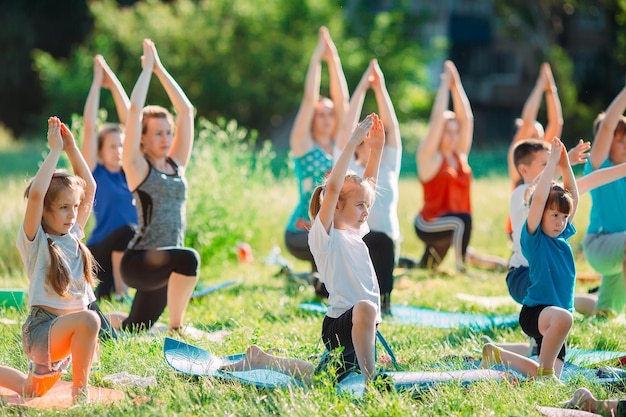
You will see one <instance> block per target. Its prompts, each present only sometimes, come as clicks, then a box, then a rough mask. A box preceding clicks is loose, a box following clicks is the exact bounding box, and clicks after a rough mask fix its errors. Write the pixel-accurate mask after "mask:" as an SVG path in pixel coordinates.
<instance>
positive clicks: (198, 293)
mask: <svg viewBox="0 0 626 417" xmlns="http://www.w3.org/2000/svg"><path fill="white" fill-rule="evenodd" d="M238 283H239V281H237V280H230V281H224V282H220V283H218V284H213V285H208V286H206V287H204V286H201V287H199V288H198V289H197V290H195V291H194V292H193V293H191V299H192V300H195V299H197V298H200V297H204V296H205V295H209V294H212V293H214V292H215V291H218V290H221V289H222V288H226V287H230V286H231V285H235V284H238Z"/></svg>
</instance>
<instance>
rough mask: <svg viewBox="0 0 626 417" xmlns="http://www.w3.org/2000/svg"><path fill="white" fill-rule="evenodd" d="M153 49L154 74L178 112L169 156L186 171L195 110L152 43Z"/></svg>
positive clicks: (190, 148)
mask: <svg viewBox="0 0 626 417" xmlns="http://www.w3.org/2000/svg"><path fill="white" fill-rule="evenodd" d="M151 47H152V53H153V55H154V73H155V74H156V76H157V78H158V79H159V81H161V85H162V86H163V88H164V89H165V92H166V93H167V96H168V97H169V99H170V101H171V102H172V104H173V105H174V109H175V110H176V130H175V132H174V139H173V140H172V147H171V148H170V150H169V153H168V156H169V157H170V158H171V159H172V160H174V162H176V164H177V165H178V166H179V167H180V168H183V169H184V168H185V167H186V166H187V164H188V163H189V159H190V158H191V150H192V148H193V140H194V126H193V118H194V113H195V110H194V107H193V105H192V104H191V102H190V101H189V99H188V98H187V95H185V92H184V91H183V89H182V88H180V86H179V85H178V83H177V82H176V80H174V78H173V77H172V76H171V75H170V73H169V72H167V70H166V69H165V67H164V66H163V64H162V63H161V60H160V59H159V55H158V54H157V50H156V47H155V46H154V43H152V45H151Z"/></svg>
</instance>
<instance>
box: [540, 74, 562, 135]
mask: <svg viewBox="0 0 626 417" xmlns="http://www.w3.org/2000/svg"><path fill="white" fill-rule="evenodd" d="M541 71H543V72H544V73H545V76H544V77H545V94H546V108H547V112H548V123H547V124H546V129H545V133H544V140H550V138H553V137H555V136H556V137H557V138H560V137H561V133H562V132H563V111H562V109H561V100H560V99H559V93H558V90H557V88H556V83H555V82H554V76H553V75H552V70H551V69H550V64H548V63H544V64H543V65H542V66H541Z"/></svg>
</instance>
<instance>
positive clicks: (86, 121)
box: [81, 55, 130, 171]
mask: <svg viewBox="0 0 626 417" xmlns="http://www.w3.org/2000/svg"><path fill="white" fill-rule="evenodd" d="M93 72H94V74H93V81H92V83H91V88H90V89H89V94H88V95H87V101H86V102H85V108H84V110H83V145H82V148H81V152H82V154H83V158H85V162H86V163H87V166H89V169H90V170H91V171H93V170H94V169H95V167H96V164H97V163H98V133H97V126H96V121H97V118H98V108H99V106H100V89H101V88H107V89H109V90H110V91H111V95H112V96H113V101H114V102H115V109H116V111H117V117H118V119H119V120H120V123H121V124H126V118H127V115H128V107H130V99H129V98H128V95H127V94H126V91H125V90H124V88H123V87H122V83H120V81H119V80H118V79H117V77H116V76H115V73H114V72H113V71H112V70H111V68H110V67H109V66H108V64H107V63H106V61H105V60H104V58H103V57H102V55H96V56H95V57H94V65H93Z"/></svg>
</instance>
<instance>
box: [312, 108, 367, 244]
mask: <svg viewBox="0 0 626 417" xmlns="http://www.w3.org/2000/svg"><path fill="white" fill-rule="evenodd" d="M374 117H375V116H374V115H369V116H367V117H366V118H365V119H363V121H361V123H359V124H358V126H357V127H356V129H354V131H353V132H352V135H351V136H350V140H348V143H346V146H345V148H344V150H343V151H342V152H341V155H340V156H339V159H338V160H337V163H336V164H335V166H334V167H333V169H332V171H331V172H330V175H329V177H328V181H326V186H325V187H326V189H325V191H324V196H323V199H322V204H321V207H320V210H319V212H318V213H317V215H318V216H319V218H320V221H321V222H322V224H323V225H324V229H326V233H329V232H330V226H331V225H332V222H333V218H334V213H335V208H336V207H337V202H338V201H339V194H340V193H341V189H342V187H343V183H344V180H345V176H346V172H347V171H348V165H349V164H350V159H351V158H352V155H353V154H354V150H355V149H356V147H357V146H358V145H360V144H361V142H363V140H364V139H365V136H366V135H367V134H368V133H369V131H370V129H371V128H372V126H373V125H374Z"/></svg>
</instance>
